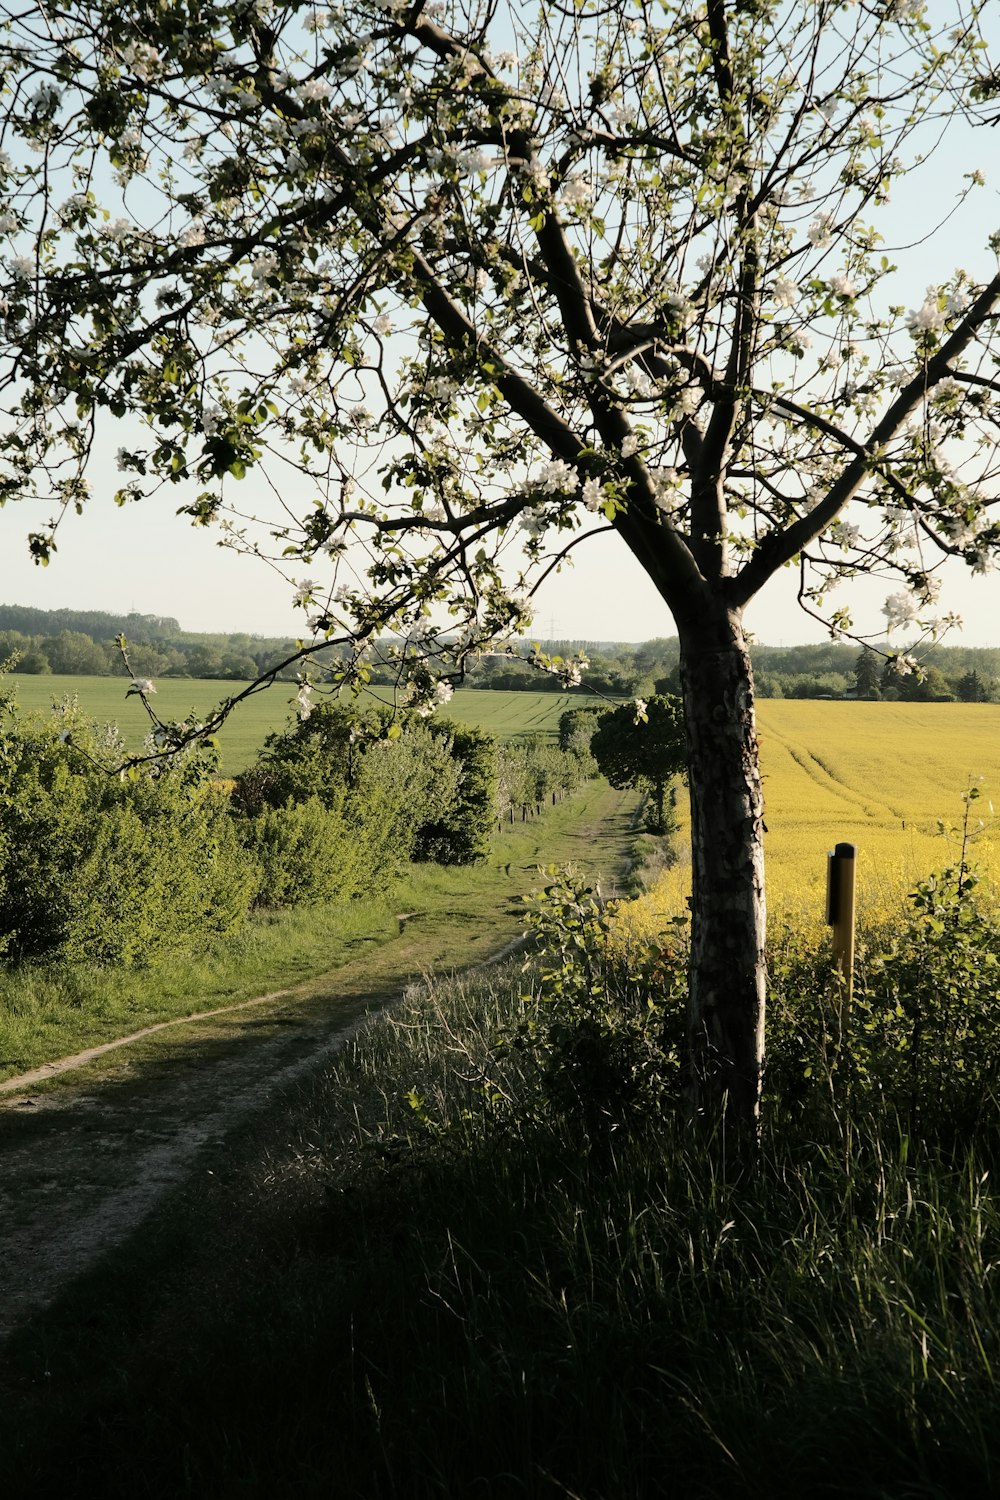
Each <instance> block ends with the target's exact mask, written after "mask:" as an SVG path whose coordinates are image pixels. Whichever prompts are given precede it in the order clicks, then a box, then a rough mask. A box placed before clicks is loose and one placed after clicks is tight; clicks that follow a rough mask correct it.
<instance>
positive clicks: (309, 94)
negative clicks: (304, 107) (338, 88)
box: [295, 78, 333, 104]
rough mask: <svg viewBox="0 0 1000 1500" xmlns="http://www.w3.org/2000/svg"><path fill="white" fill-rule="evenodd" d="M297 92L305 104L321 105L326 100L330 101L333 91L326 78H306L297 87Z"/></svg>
mask: <svg viewBox="0 0 1000 1500" xmlns="http://www.w3.org/2000/svg"><path fill="white" fill-rule="evenodd" d="M295 92H296V94H297V95H298V97H299V100H300V101H301V102H302V103H303V104H316V103H320V104H321V103H322V102H323V101H324V99H329V97H330V95H331V94H332V92H333V90H332V89H331V87H330V85H329V84H328V83H327V81H326V79H325V78H304V79H303V80H302V82H301V83H297V84H296V85H295Z"/></svg>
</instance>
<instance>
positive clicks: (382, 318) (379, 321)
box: [372, 313, 392, 334]
mask: <svg viewBox="0 0 1000 1500" xmlns="http://www.w3.org/2000/svg"><path fill="white" fill-rule="evenodd" d="M372 327H373V329H374V330H375V332H376V333H377V334H387V333H391V332H392V319H391V318H390V316H389V314H388V313H379V315H378V317H377V318H376V319H375V322H374V323H373V324H372Z"/></svg>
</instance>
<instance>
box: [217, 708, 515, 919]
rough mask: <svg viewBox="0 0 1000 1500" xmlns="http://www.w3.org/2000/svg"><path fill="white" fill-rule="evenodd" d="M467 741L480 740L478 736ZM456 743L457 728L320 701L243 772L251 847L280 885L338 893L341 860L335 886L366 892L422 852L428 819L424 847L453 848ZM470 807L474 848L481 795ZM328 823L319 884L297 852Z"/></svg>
mask: <svg viewBox="0 0 1000 1500" xmlns="http://www.w3.org/2000/svg"><path fill="white" fill-rule="evenodd" d="M469 745H470V749H471V750H475V749H477V748H478V742H477V741H476V740H474V739H470V740H469ZM453 751H454V736H453V735H450V734H448V733H441V732H438V733H432V732H431V731H430V730H429V729H428V728H427V726H426V725H425V724H424V723H423V722H422V721H421V720H419V719H417V718H415V717H410V718H408V719H404V721H403V723H402V724H400V723H399V722H398V721H397V718H396V716H395V715H394V714H392V713H390V712H389V711H388V710H385V709H382V710H378V709H368V710H362V709H360V708H359V707H357V706H354V707H347V706H346V705H343V704H339V703H336V702H333V701H324V702H320V703H318V704H315V705H313V706H312V707H311V709H310V711H309V712H308V714H307V715H305V716H303V717H300V718H298V719H297V720H295V721H294V722H293V723H292V725H291V726H290V727H288V728H286V729H285V730H284V731H282V732H275V733H272V734H270V735H268V737H267V739H266V741H265V743H264V748H263V751H262V752H261V755H260V757H259V759H258V761H257V762H256V764H255V765H253V766H251V767H249V768H248V769H247V770H246V771H244V772H243V773H242V774H241V775H240V776H239V777H237V779H236V787H235V789H234V793H233V801H234V806H235V807H236V808H237V809H239V810H241V811H242V812H243V813H244V814H246V815H247V816H248V818H249V824H248V826H247V828H246V830H245V836H246V838H247V841H248V846H249V847H251V848H253V849H255V850H259V851H260V852H261V854H262V856H264V857H266V859H267V861H269V862H270V865H271V867H272V870H273V873H274V876H275V879H274V884H273V889H274V890H275V891H279V890H280V891H284V892H286V893H289V894H290V893H291V892H293V891H299V892H301V893H303V894H305V893H308V896H307V899H310V900H315V899H319V898H320V896H321V895H323V894H333V892H334V888H335V886H336V884H337V880H338V876H337V874H336V867H337V864H338V862H339V867H340V876H339V881H340V884H339V889H338V891H337V893H338V894H341V895H347V896H351V895H358V894H361V893H363V892H367V891H369V890H371V889H372V888H373V886H374V884H375V883H377V882H379V881H383V880H384V879H385V878H386V877H387V875H388V874H389V872H391V871H392V870H393V869H395V868H396V867H397V866H398V865H399V864H400V862H402V861H405V860H408V859H411V858H412V857H413V856H414V855H415V853H416V852H417V850H418V848H419V847H421V831H422V829H423V828H424V826H425V825H430V826H432V827H434V828H436V829H437V830H438V833H437V834H436V835H433V834H432V835H429V836H428V839H427V841H426V844H425V846H424V847H427V848H429V847H430V841H431V839H433V838H434V837H437V838H438V839H439V840H440V844H441V847H442V849H444V848H446V847H448V830H449V828H450V827H451V824H450V822H449V820H450V819H453V818H455V817H457V816H458V814H459V811H460V808H459V804H460V788H461V782H462V763H461V761H460V760H459V759H458V758H457V757H456V756H455V754H454V753H453ZM481 790H482V788H481V786H480V791H481ZM304 804H309V805H310V806H309V811H308V812H306V811H303V810H302V808H303V805H304ZM320 809H323V810H325V812H326V813H327V815H328V816H327V817H326V818H325V819H324V818H322V817H321V816H320ZM467 812H468V818H469V819H470V820H473V819H474V818H475V817H477V816H478V819H479V821H478V823H477V824H476V826H475V828H472V827H471V826H470V828H469V829H468V830H467V832H466V839H467V843H468V847H469V848H472V847H473V846H474V845H475V844H476V841H477V840H479V839H481V826H480V825H481V822H482V809H481V807H480V806H479V805H478V802H477V799H476V796H475V795H474V796H472V797H471V798H470V799H469V802H468V807H467ZM490 824H491V825H492V816H491V817H490ZM286 825H287V826H286ZM323 826H325V827H326V829H327V834H328V838H329V846H330V847H329V856H328V857H327V856H323V858H322V859H321V872H320V873H319V874H318V876H317V880H316V883H315V885H313V883H312V882H311V880H310V877H309V876H308V875H307V874H306V873H305V872H297V871H296V868H295V866H296V862H297V860H298V858H299V855H300V853H301V855H302V857H305V855H306V851H307V849H308V848H309V847H310V846H312V845H313V843H314V842H315V840H316V839H318V838H321V837H322V833H321V828H322V827H323ZM457 836H458V835H457V833H456V835H455V837H456V838H457ZM456 847H457V845H456ZM297 851H298V852H297ZM335 851H336V852H335ZM279 868H280V869H281V870H282V871H283V873H281V874H280V875H279ZM266 895H267V893H265V896H266ZM267 899H269V897H267Z"/></svg>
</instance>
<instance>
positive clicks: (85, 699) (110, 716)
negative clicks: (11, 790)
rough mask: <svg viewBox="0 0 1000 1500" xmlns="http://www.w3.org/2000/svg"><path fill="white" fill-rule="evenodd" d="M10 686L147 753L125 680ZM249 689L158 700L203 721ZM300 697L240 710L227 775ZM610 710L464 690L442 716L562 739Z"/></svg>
mask: <svg viewBox="0 0 1000 1500" xmlns="http://www.w3.org/2000/svg"><path fill="white" fill-rule="evenodd" d="M9 681H11V682H13V683H14V685H15V687H16V690H17V703H18V707H19V708H20V709H21V710H22V712H25V713H31V712H42V713H45V712H47V711H48V710H49V709H50V708H51V707H52V705H53V704H56V703H61V702H62V701H63V699H64V698H67V697H68V698H76V699H77V700H78V701H79V704H80V707H81V708H82V709H83V711H84V712H85V713H86V714H88V715H89V716H90V717H91V718H92V719H96V720H98V721H100V722H101V723H114V724H117V725H118V727H119V729H120V730H121V732H122V734H123V735H124V736H125V739H126V741H127V743H128V745H129V747H130V748H132V749H138V748H139V747H140V746H141V744H142V740H143V737H144V735H145V734H146V733H147V732H148V728H149V721H148V719H147V717H146V713H145V710H144V709H143V707H142V704H141V703H140V701H139V699H138V698H136V697H131V698H126V697H125V691H126V688H127V687H128V682H127V680H126V679H125V678H119V677H54V676H38V677H35V676H29V675H28V674H23V675H16V676H14V677H12V678H10V679H9ZM242 687H243V684H242V683H239V682H235V683H234V682H213V681H208V680H204V679H200V678H170V677H163V678H160V679H159V681H158V682H157V684H156V697H155V698H154V699H152V700H151V701H152V702H153V704H154V706H155V707H156V710H157V712H158V713H159V714H160V715H161V716H162V717H163V718H164V719H184V718H186V717H187V716H188V715H189V714H190V713H191V712H192V711H193V712H194V714H195V715H196V716H197V717H198V718H202V719H203V718H205V716H206V715H207V714H208V713H209V712H210V710H211V709H213V708H214V707H215V706H216V705H217V704H218V703H220V702H221V701H222V700H223V699H224V698H226V697H228V696H231V695H232V694H233V693H235V692H238V691H239V690H240V689H241V688H242ZM294 697H295V686H294V684H293V683H289V682H279V683H276V684H275V685H274V686H273V687H270V688H267V689H266V690H265V691H263V692H260V693H255V694H254V696H253V697H252V698H248V699H247V700H246V702H245V703H241V704H240V706H239V708H238V709H237V710H236V711H235V713H234V714H233V715H232V717H231V718H230V719H229V720H228V721H227V723H226V725H225V726H224V728H223V730H222V732H221V734H220V735H219V747H220V750H221V752H222V770H223V772H224V773H225V774H226V775H228V776H234V775H236V773H237V772H238V771H241V770H242V769H243V768H244V766H247V765H249V764H250V762H251V761H252V760H253V759H254V757H255V756H256V755H257V752H258V751H259V750H260V747H261V745H262V744H263V743H264V739H265V736H266V735H268V734H270V733H271V731H272V730H274V729H281V728H282V726H283V725H284V724H285V723H286V722H287V721H288V719H289V717H290V715H291V713H292V708H293V702H294ZM345 701H347V702H350V701H351V699H350V697H349V696H346V698H345ZM362 701H363V702H364V701H371V702H380V703H390V702H391V693H390V691H389V690H388V689H385V690H380V689H373V690H372V692H371V693H366V694H363V695H362ZM605 703H606V700H605V699H602V698H594V697H591V696H589V695H587V694H583V693H494V692H482V691H479V690H473V689H471V688H463V689H460V690H459V691H458V692H457V693H456V694H455V696H454V698H453V699H452V700H451V702H450V703H449V704H448V706H447V708H446V709H444V710H443V711H442V712H443V716H445V717H448V718H451V719H454V720H455V721H456V722H457V723H461V724H468V725H475V726H477V727H479V728H482V729H486V730H489V732H490V733H491V734H495V735H496V736H497V738H498V739H515V738H517V736H519V735H524V734H539V733H542V734H555V733H556V731H557V730H558V728H559V715H560V714H561V713H563V712H564V711H565V710H566V709H567V708H580V707H586V706H588V705H590V704H593V705H594V706H596V707H601V706H603V705H604V704H605Z"/></svg>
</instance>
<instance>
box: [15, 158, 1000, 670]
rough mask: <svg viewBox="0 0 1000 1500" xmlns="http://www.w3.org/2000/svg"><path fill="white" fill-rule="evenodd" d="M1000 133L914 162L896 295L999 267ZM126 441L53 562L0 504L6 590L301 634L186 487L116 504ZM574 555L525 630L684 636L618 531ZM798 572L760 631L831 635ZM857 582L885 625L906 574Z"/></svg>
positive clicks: (613, 636) (897, 207) (20, 600)
mask: <svg viewBox="0 0 1000 1500" xmlns="http://www.w3.org/2000/svg"><path fill="white" fill-rule="evenodd" d="M998 133H1000V132H998V131H995V130H992V131H991V130H982V129H980V130H978V131H970V130H968V129H962V128H959V129H956V130H955V131H954V133H953V134H950V135H949V137H948V138H947V141H946V144H945V146H944V148H943V149H941V150H940V151H939V152H938V153H937V155H936V157H935V159H934V161H933V164H932V167H931V169H930V171H929V173H927V174H925V173H921V172H915V173H912V174H911V176H910V177H908V178H907V179H904V181H903V183H902V184H901V185H900V186H899V187H897V189H896V190H895V193H894V201H893V204H892V206H891V212H890V214H888V215H887V217H886V225H891V229H892V237H893V240H894V241H895V242H896V243H897V244H899V245H901V246H905V245H906V244H907V243H908V242H909V243H910V245H911V248H910V250H909V252H906V251H902V252H901V253H900V254H899V255H898V257H897V258H898V260H899V263H900V265H901V267H903V266H906V267H907V268H908V269H907V270H906V272H905V274H903V275H901V276H900V277H899V278H898V281H897V284H896V285H894V288H893V294H894V299H897V300H900V301H904V302H905V305H908V306H919V305H920V303H921V301H922V300H923V296H924V287H925V284H926V283H927V282H929V281H934V282H940V281H943V280H944V279H945V278H946V277H947V276H948V275H950V274H951V273H952V272H953V270H954V269H955V267H956V266H957V265H964V266H966V268H967V269H968V270H969V271H970V272H971V273H972V274H973V275H974V276H978V277H980V278H984V277H986V276H988V275H992V274H994V272H995V269H996V259H995V256H994V255H993V254H992V253H991V252H989V251H987V250H986V249H985V241H986V238H987V236H988V235H989V234H990V233H991V232H992V231H993V230H995V229H997V228H998V226H1000V201H998V200H1000V192H998V188H1000V168H997V169H996V170H995V171H994V172H993V173H992V174H991V170H990V168H991V160H992V161H993V162H995V161H996V158H997V145H998V141H997V135H998ZM973 167H981V168H982V169H983V171H984V172H985V174H986V178H987V184H986V187H985V188H984V189H982V190H980V191H978V192H976V193H973V194H972V195H970V198H969V199H968V201H967V203H966V205H965V206H964V208H963V210H962V211H961V212H960V213H959V214H956V215H955V217H954V218H953V219H952V220H951V221H950V222H949V224H948V225H947V227H946V229H945V230H944V231H943V232H942V233H940V234H939V235H938V236H937V238H936V239H935V240H934V241H933V242H932V244H930V245H926V244H922V243H920V241H921V239H922V237H923V235H924V234H925V232H926V227H927V223H928V218H927V211H926V210H927V204H928V202H929V201H933V203H934V215H935V217H939V216H940V214H941V213H942V212H946V211H947V210H946V207H945V208H944V209H943V210H942V208H941V205H942V204H943V205H945V206H946V205H947V204H948V203H949V202H950V201H952V200H953V195H954V192H955V187H956V184H958V183H960V181H961V178H962V175H963V174H964V173H966V172H968V171H970V170H971V169H972V168H973ZM880 227H883V228H884V227H886V226H885V225H880ZM117 441H118V440H112V439H110V437H109V439H108V440H107V441H103V442H101V444H100V446H99V448H98V450H97V453H96V456H95V463H94V466H93V468H92V470H91V473H90V479H91V484H92V491H93V497H92V499H91V501H90V502H89V503H88V505H87V507H86V510H85V512H84V514H83V515H82V516H80V517H77V516H69V517H67V518H66V520H65V522H64V523H63V525H62V527H61V529H60V533H59V542H58V551H57V552H56V554H55V555H54V557H53V559H52V561H51V563H50V564H49V566H48V567H46V568H41V567H38V566H37V565H35V564H34V563H33V562H32V561H31V559H30V556H29V553H28V547H27V540H26V539H27V534H28V532H29V531H31V530H39V529H43V528H44V526H45V523H46V521H47V520H48V513H47V511H46V510H45V509H43V508H39V507H38V506H36V504H35V503H34V502H31V503H22V504H17V503H13V504H10V505H8V506H7V507H6V508H4V509H0V601H2V602H5V603H9V604H19V605H32V606H35V607H38V608H42V609H57V608H61V607H68V608H74V609H100V610H108V611H112V612H122V613H129V612H132V611H135V612H138V613H140V614H157V615H169V616H173V617H174V618H175V619H177V620H178V621H179V623H180V625H181V627H182V628H183V629H185V630H192V631H198V630H203V631H246V632H248V633H250V634H254V635H261V636H288V635H292V636H295V635H298V634H300V633H301V631H302V629H303V628H304V615H303V612H302V611H301V610H296V609H295V608H294V607H293V604H292V587H291V585H290V584H289V583H288V582H287V581H286V580H285V579H283V578H281V577H279V576H277V575H276V574H274V573H272V572H270V571H269V570H268V569H267V567H266V566H265V565H264V564H262V563H261V562H259V561H258V560H256V559H252V558H246V557H239V556H237V555H235V554H233V553H232V552H229V551H227V550H226V549H223V548H221V547H220V546H219V545H218V533H217V532H215V531H213V530H212V529H211V528H208V529H205V528H194V527H192V526H191V524H190V521H189V520H188V519H187V518H186V517H183V516H177V515H176V514H175V513H174V512H175V510H176V507H177V505H178V504H179V503H181V499H182V498H183V497H182V496H180V495H179V494H178V492H177V491H176V490H174V491H172V492H170V493H165V492H161V493H160V494H158V495H156V496H154V497H152V498H151V499H148V500H146V501H143V502H141V503H139V504H137V505H134V506H130V507H127V508H126V509H123V510H120V509H118V508H117V507H115V506H114V504H113V503H112V500H111V495H112V494H113V492H114V490H115V489H116V488H117V486H118V483H119V482H120V478H121V476H120V475H119V474H118V472H117V468H116V465H115V462H114V457H113V455H114V451H115V448H116V447H117ZM260 483H261V482H260V481H257V480H255V479H254V477H253V476H252V475H251V476H250V477H248V478H247V479H246V480H245V481H244V482H243V492H241V494H240V496H239V498H240V501H241V509H243V510H253V509H254V489H255V485H257V484H260ZM261 492H263V486H262V485H261ZM574 555H575V558H576V561H575V565H574V566H573V567H571V568H566V569H565V570H564V571H563V572H562V573H561V574H559V575H558V576H554V577H552V578H550V579H549V580H548V581H547V582H546V583H545V584H544V585H543V586H542V589H541V591H540V592H539V594H538V595H537V596H536V600H535V610H536V613H535V621H534V628H533V630H532V631H531V634H530V636H529V638H533V639H562V640H579V641H598V640H602V641H603V640H608V641H610V640H621V641H643V640H648V639H651V638H653V637H656V636H667V635H672V634H674V633H675V631H674V626H673V622H672V620H671V618H670V615H669V612H668V611H667V608H666V606H665V604H664V603H663V601H662V600H661V599H660V598H659V596H658V594H657V593H656V591H655V589H654V588H653V586H652V584H651V583H650V581H649V579H648V578H647V576H646V574H645V573H644V572H643V570H642V568H641V567H640V566H639V564H638V563H637V562H636V561H635V560H634V559H633V558H632V557H631V556H630V554H629V553H628V551H627V549H626V547H625V545H624V543H622V542H621V541H620V539H619V538H618V537H617V536H613V535H607V534H604V535H601V536H600V537H598V538H596V539H595V540H594V541H593V542H592V543H590V544H587V545H583V546H581V547H579V548H577V550H576V552H575V554H574ZM300 571H301V572H302V573H303V574H304V573H305V571H306V569H305V568H302V569H301V570H300ZM313 572H314V573H315V572H316V569H315V566H314V567H313ZM943 576H944V579H945V585H944V592H943V595H942V599H941V601H940V605H939V608H940V610H941V612H945V611H949V610H954V611H956V612H957V613H958V614H960V615H961V616H962V617H963V620H964V628H963V630H962V631H961V632H957V631H956V632H953V633H952V634H951V635H950V636H949V640H951V641H952V642H953V643H959V642H960V643H963V644H967V645H996V644H1000V571H998V572H997V573H995V574H993V575H991V576H987V577H985V578H973V577H972V576H971V575H970V574H969V573H968V571H967V570H966V569H965V568H964V567H963V566H962V565H961V564H958V563H956V564H949V565H948V568H947V570H946V571H945V573H944V575H943ZM797 581H798V575H797V570H795V569H794V568H792V569H788V570H787V571H785V572H784V573H782V574H779V575H778V576H777V577H776V578H774V579H773V580H771V582H770V583H769V584H768V585H767V587H766V588H765V590H764V591H763V592H762V593H761V595H760V596H759V597H758V598H757V599H756V600H754V601H753V603H752V604H751V605H750V606H749V608H748V610H747V615H746V623H747V626H748V628H749V629H750V630H751V631H752V633H753V635H754V637H755V638H756V639H757V640H759V641H760V642H762V643H765V644H768V645H781V644H784V645H793V644H796V643H799V642H805V641H820V640H824V639H827V638H828V635H829V632H828V631H827V630H826V629H825V627H823V626H822V625H821V624H819V623H818V622H816V621H814V620H812V619H810V618H809V617H808V616H807V615H805V614H804V613H803V612H802V611H801V610H800V608H799V606H798V605H797V603H796V599H795V594H796V587H797ZM850 587H851V589H852V590H853V592H850V591H849V590H848V589H847V588H846V587H845V588H844V589H842V590H841V591H840V592H838V594H837V595H836V596H835V598H834V600H833V602H834V603H835V604H836V605H839V604H841V603H844V604H849V605H850V606H851V607H852V609H854V610H855V618H856V624H857V627H858V629H859V630H860V631H861V632H862V633H864V634H870V635H880V634H881V633H882V631H881V626H882V624H883V623H884V622H883V617H882V615H881V605H882V603H883V602H884V600H885V598H886V596H887V595H888V594H889V593H892V592H895V591H896V590H898V589H899V587H900V584H899V583H898V582H895V583H894V582H892V581H889V580H866V581H865V582H864V583H863V584H860V585H857V586H855V585H851V586H850Z"/></svg>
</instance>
